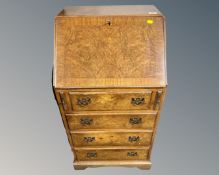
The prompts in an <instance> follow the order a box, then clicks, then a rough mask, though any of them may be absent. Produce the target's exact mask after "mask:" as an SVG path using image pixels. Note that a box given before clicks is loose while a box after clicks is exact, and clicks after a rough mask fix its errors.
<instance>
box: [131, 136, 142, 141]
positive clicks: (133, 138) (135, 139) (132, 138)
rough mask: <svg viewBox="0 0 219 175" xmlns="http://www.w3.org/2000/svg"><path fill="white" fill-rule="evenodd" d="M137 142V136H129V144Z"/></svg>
mask: <svg viewBox="0 0 219 175" xmlns="http://www.w3.org/2000/svg"><path fill="white" fill-rule="evenodd" d="M139 140H140V137H139V136H129V142H138V141H139Z"/></svg>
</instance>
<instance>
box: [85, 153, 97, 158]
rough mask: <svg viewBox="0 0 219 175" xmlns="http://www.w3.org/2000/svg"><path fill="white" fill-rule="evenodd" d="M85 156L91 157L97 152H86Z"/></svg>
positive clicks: (95, 155)
mask: <svg viewBox="0 0 219 175" xmlns="http://www.w3.org/2000/svg"><path fill="white" fill-rule="evenodd" d="M87 157H89V158H91V157H97V153H96V152H88V153H87Z"/></svg>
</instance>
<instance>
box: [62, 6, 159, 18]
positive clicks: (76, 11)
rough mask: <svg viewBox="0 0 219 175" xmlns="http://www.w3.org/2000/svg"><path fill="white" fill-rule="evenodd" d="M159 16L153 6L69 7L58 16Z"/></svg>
mask: <svg viewBox="0 0 219 175" xmlns="http://www.w3.org/2000/svg"><path fill="white" fill-rule="evenodd" d="M145 14H161V12H160V11H159V10H158V9H157V8H156V7H155V6H153V5H111V6H69V7H66V8H64V9H63V10H62V11H61V12H60V13H59V15H58V16H82V15H86V16H93V15H99V16H102V15H145Z"/></svg>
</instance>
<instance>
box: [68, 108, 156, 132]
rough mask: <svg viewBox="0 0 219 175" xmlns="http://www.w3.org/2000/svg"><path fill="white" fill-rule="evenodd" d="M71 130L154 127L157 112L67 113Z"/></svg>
mask: <svg viewBox="0 0 219 175" xmlns="http://www.w3.org/2000/svg"><path fill="white" fill-rule="evenodd" d="M66 118H67V121H68V125H69V129H70V130H78V129H153V127H154V124H155V119H156V113H155V112H151V113H149V112H119V113H113V112H110V113H109V112H86V113H83V112H80V113H77V114H76V113H75V114H66Z"/></svg>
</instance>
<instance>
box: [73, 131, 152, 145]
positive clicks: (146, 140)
mask: <svg viewBox="0 0 219 175" xmlns="http://www.w3.org/2000/svg"><path fill="white" fill-rule="evenodd" d="M71 136H72V140H73V144H74V146H108V145H111V146H148V145H150V142H151V137H152V132H151V131H144V130H138V131H128V132H121V131H107V130H106V131H103V130H100V131H97V130H96V131H87V132H83V131H72V132H71Z"/></svg>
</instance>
